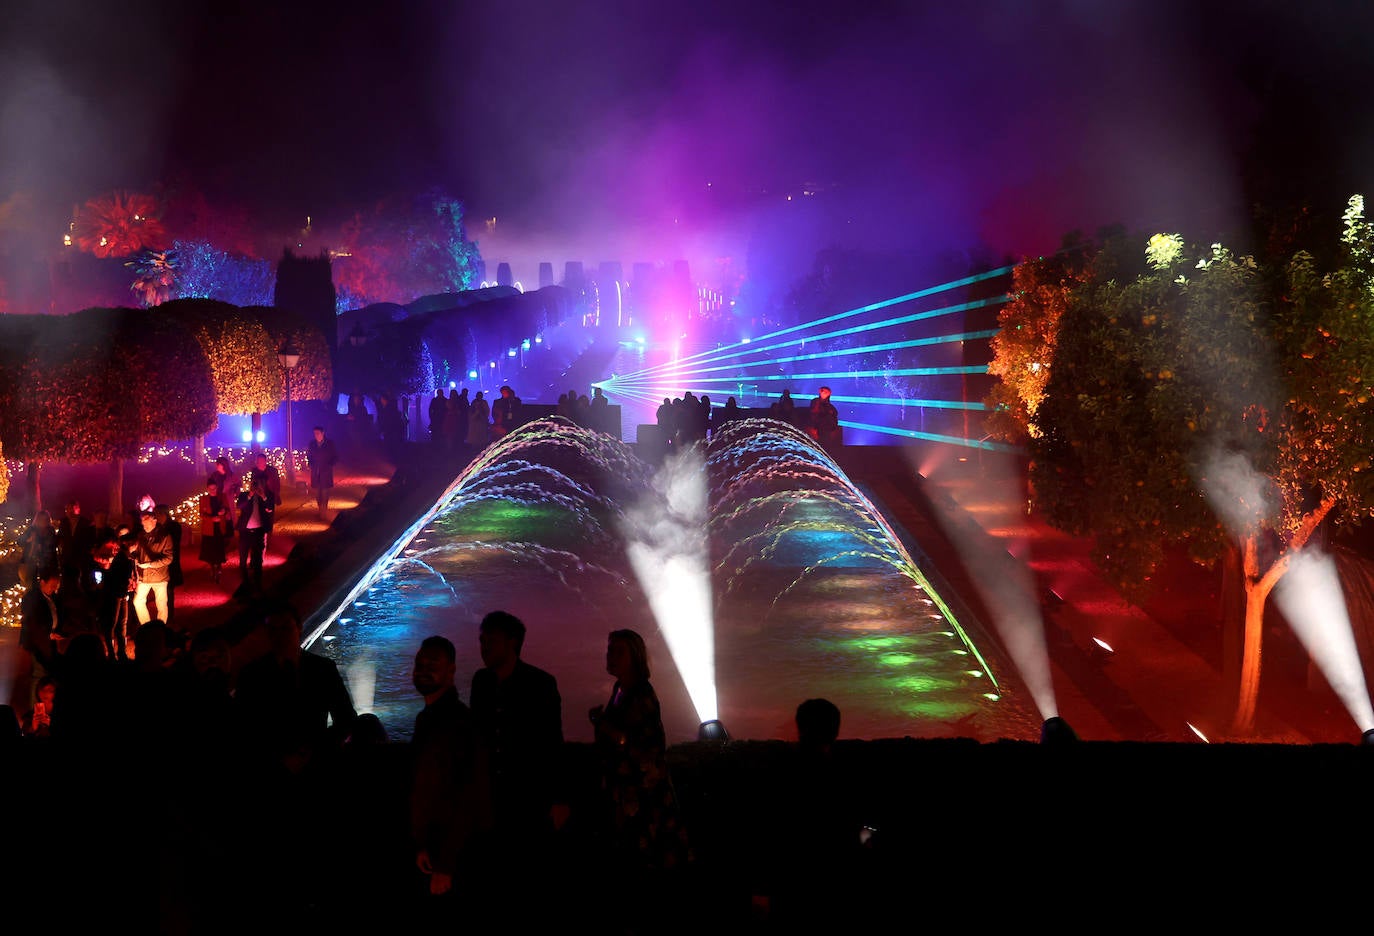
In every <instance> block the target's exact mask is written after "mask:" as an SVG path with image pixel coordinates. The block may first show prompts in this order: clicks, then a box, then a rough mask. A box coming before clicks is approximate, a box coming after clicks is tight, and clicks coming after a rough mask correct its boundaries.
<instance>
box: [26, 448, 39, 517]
mask: <svg viewBox="0 0 1374 936" xmlns="http://www.w3.org/2000/svg"><path fill="white" fill-rule="evenodd" d="M24 485H25V487H27V488H28V495H29V508H30V512H31V513H32V514H33V515H34V516H37V515H38V511H40V510H42V509H43V465H42V464H41V463H39V462H36V461H31V462H29V464H28V469H27V470H26V471H25V472H24Z"/></svg>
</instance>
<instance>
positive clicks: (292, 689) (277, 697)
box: [234, 605, 358, 773]
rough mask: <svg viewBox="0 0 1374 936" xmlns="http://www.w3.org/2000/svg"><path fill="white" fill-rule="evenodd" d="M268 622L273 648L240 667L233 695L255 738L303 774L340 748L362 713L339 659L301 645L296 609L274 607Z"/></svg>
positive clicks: (276, 758) (272, 756)
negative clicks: (337, 663)
mask: <svg viewBox="0 0 1374 936" xmlns="http://www.w3.org/2000/svg"><path fill="white" fill-rule="evenodd" d="M265 626H266V630H267V640H268V644H269V647H270V649H269V650H268V651H267V653H265V654H263V655H262V656H260V657H258V658H257V659H256V660H252V661H250V662H249V663H246V664H245V665H244V667H243V669H242V670H240V671H239V677H238V688H237V691H236V692H235V694H234V698H235V699H237V700H238V702H239V705H240V707H241V709H242V712H243V717H244V722H245V725H246V727H247V729H248V731H249V732H250V734H251V735H252V736H253V741H254V743H257V744H260V745H261V748H262V750H263V751H264V753H265V754H266V755H267V756H268V758H269V759H270V760H271V761H273V762H280V763H282V764H283V765H284V766H286V767H287V768H288V769H289V770H290V771H291V772H292V773H299V772H300V771H301V770H303V769H304V768H305V767H306V766H308V765H309V764H310V763H311V762H312V761H314V760H316V759H317V758H319V757H323V756H328V755H330V754H331V753H335V752H337V751H338V749H339V748H340V747H341V746H342V745H343V741H344V739H345V738H347V737H348V736H349V734H350V733H351V732H352V731H353V723H354V722H355V721H357V718H358V713H357V711H356V710H355V709H354V708H353V700H352V699H351V698H350V697H349V694H348V687H347V686H346V685H345V684H344V681H343V676H342V675H341V674H340V673H339V668H338V666H337V665H336V664H335V663H334V661H333V660H331V659H329V658H328V657H322V656H320V655H318V654H315V653H311V652H310V651H308V650H303V649H301V619H300V616H299V615H298V614H297V613H296V610H295V609H294V608H291V607H289V606H285V605H282V606H277V607H274V608H272V609H271V610H270V611H269V612H268V614H267V617H266V621H265Z"/></svg>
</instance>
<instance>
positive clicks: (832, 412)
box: [806, 387, 841, 449]
mask: <svg viewBox="0 0 1374 936" xmlns="http://www.w3.org/2000/svg"><path fill="white" fill-rule="evenodd" d="M809 415H810V422H809V424H808V426H807V429H806V432H807V434H808V435H809V436H811V438H813V439H815V440H816V441H817V442H819V443H820V444H821V447H822V448H825V449H831V448H834V447H835V446H837V445H839V444H840V442H841V436H840V411H839V410H837V409H835V404H834V403H831V402H830V388H829V387H821V389H820V390H819V391H818V392H817V394H816V397H815V399H813V400H812V401H811V411H810V414H809Z"/></svg>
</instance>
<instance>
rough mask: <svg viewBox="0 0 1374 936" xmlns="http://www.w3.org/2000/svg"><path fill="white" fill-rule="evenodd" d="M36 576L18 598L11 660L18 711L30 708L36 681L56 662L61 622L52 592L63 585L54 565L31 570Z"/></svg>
mask: <svg viewBox="0 0 1374 936" xmlns="http://www.w3.org/2000/svg"><path fill="white" fill-rule="evenodd" d="M34 575H35V576H36V578H35V579H34V583H33V585H31V586H30V587H29V588H28V589H27V590H26V591H25V592H24V597H23V598H22V599H20V602H19V649H18V652H17V653H16V654H15V660H14V681H13V683H12V684H11V692H12V701H11V704H12V705H13V706H14V709H15V711H17V712H27V711H31V710H32V708H33V704H34V702H35V701H37V699H38V682H39V680H41V679H42V678H43V677H44V676H49V675H52V673H53V670H54V669H55V668H56V666H57V663H58V652H59V651H58V643H57V638H58V636H59V634H60V626H61V622H60V621H59V619H58V615H57V601H56V599H55V598H54V596H55V595H56V594H57V591H58V589H59V588H61V587H62V573H61V572H59V571H58V569H57V566H56V565H51V566H46V567H44V568H41V569H39V570H38V571H37V572H35V573H34Z"/></svg>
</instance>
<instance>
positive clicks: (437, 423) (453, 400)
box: [427, 386, 524, 453]
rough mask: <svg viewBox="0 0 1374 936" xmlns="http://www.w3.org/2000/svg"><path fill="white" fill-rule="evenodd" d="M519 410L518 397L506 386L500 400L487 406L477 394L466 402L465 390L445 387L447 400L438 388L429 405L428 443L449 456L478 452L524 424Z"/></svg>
mask: <svg viewBox="0 0 1374 936" xmlns="http://www.w3.org/2000/svg"><path fill="white" fill-rule="evenodd" d="M520 407H521V400H520V397H518V396H516V394H515V390H513V389H512V388H511V387H509V386H504V387H502V388H501V390H500V396H498V397H497V398H496V399H495V400H493V401H491V402H490V403H489V402H488V401H487V399H486V395H485V393H484V392H483V391H481V390H478V391H477V394H476V396H474V397H473V398H472V399H469V398H468V388H467V387H463V388H462V390H459V389H458V388H457V387H449V391H448V396H444V390H443V388H442V387H440V388H439V389H437V390H435V391H434V398H433V399H431V400H430V401H429V412H428V414H427V415H428V417H429V438H430V441H431V442H432V443H433V444H434V445H435V447H436V448H441V449H444V450H445V451H449V452H459V453H470V452H474V451H480V450H481V449H484V448H486V447H487V446H488V445H489V444H491V443H492V442H495V441H497V440H498V439H501V438H503V437H505V436H506V435H509V434H510V432H511V430H513V429H515V428H516V427H517V426H519V425H520V424H521V423H522V422H523V421H524V416H523V413H522V412H521V409H520Z"/></svg>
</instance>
